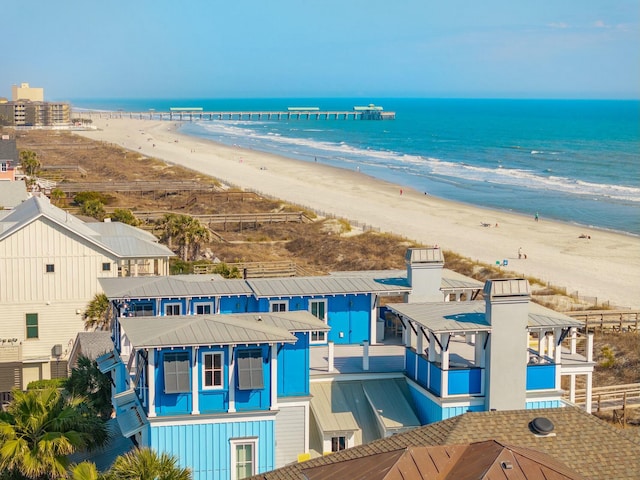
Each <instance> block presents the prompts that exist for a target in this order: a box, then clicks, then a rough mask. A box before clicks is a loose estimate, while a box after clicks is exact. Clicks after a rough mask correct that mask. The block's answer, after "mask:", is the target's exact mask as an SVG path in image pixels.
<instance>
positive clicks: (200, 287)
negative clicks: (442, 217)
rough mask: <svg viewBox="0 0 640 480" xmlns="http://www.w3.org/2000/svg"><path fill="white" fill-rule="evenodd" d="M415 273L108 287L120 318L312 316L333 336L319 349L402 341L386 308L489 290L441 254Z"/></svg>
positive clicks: (156, 281) (413, 257)
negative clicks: (447, 267)
mask: <svg viewBox="0 0 640 480" xmlns="http://www.w3.org/2000/svg"><path fill="white" fill-rule="evenodd" d="M406 264H407V270H406V271H402V270H391V271H372V272H365V271H362V272H336V273H333V274H330V275H324V276H317V277H287V278H264V279H246V280H240V279H232V280H228V279H223V278H222V277H220V276H218V275H172V276H169V277H157V278H104V279H101V280H100V283H101V286H102V288H103V289H104V292H105V293H106V295H107V296H108V297H109V298H110V299H111V300H112V302H113V304H114V307H115V308H114V313H115V314H116V315H117V316H136V317H137V316H165V315H167V316H171V315H203V314H215V313H222V314H225V313H251V312H256V313H258V312H261V313H267V312H271V313H276V312H286V311H308V312H310V313H311V314H312V315H314V316H316V317H317V318H319V319H321V320H322V321H324V322H325V323H326V324H327V325H328V326H329V327H330V330H329V331H328V332H325V331H318V332H315V333H313V334H312V338H311V344H312V345H327V344H328V342H333V343H334V344H336V345H360V344H362V343H363V342H368V343H369V344H372V345H373V344H381V343H385V342H387V341H390V340H391V341H393V340H396V341H399V339H400V334H401V324H400V322H399V321H398V319H397V317H396V316H394V315H391V314H390V312H389V311H388V308H387V307H386V306H385V305H383V303H386V302H383V300H392V301H402V302H424V301H440V302H442V301H447V302H448V301H461V300H466V301H470V300H473V299H475V298H476V297H477V295H478V294H479V292H480V291H481V289H482V283H480V282H478V281H475V280H473V279H470V278H467V277H463V276H462V275H459V274H456V273H454V272H451V271H449V270H445V269H444V268H443V267H444V259H443V257H442V251H441V250H440V249H439V248H420V249H418V248H413V249H409V250H408V251H407V255H406Z"/></svg>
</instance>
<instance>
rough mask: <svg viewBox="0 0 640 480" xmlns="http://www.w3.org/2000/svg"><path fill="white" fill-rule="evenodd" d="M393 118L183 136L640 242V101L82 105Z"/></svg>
mask: <svg viewBox="0 0 640 480" xmlns="http://www.w3.org/2000/svg"><path fill="white" fill-rule="evenodd" d="M370 103H375V104H376V105H380V106H382V107H383V108H384V109H385V111H393V112H396V119H395V120H383V121H364V120H343V119H340V120H335V119H329V120H326V119H320V120H315V119H309V120H307V119H301V120H279V121H278V120H271V121H267V120H260V121H258V120H251V121H249V120H243V121H237V120H236V121H230V120H213V121H209V120H206V121H194V122H184V124H183V125H182V126H181V132H182V133H184V134H188V135H193V136H197V137H202V138H207V139H210V140H213V141H216V142H220V143H224V144H228V145H238V146H241V147H246V148H251V149H255V150H261V151H265V152H271V153H276V154H279V155H283V156H286V157H291V158H296V159H299V160H304V161H309V162H314V161H317V162H323V163H326V164H329V165H333V166H336V167H340V168H345V169H351V170H358V171H360V172H362V173H365V174H368V175H371V176H373V177H377V178H380V179H383V180H387V181H391V182H394V183H397V184H398V185H399V186H401V187H402V188H414V189H416V190H418V191H420V192H425V193H426V194H428V195H433V196H437V197H440V198H444V199H449V200H454V201H458V202H463V203H467V204H473V205H477V206H482V207H487V208H493V209H499V210H506V211H511V212H515V213H521V214H524V215H530V216H531V217H533V216H534V215H535V214H536V213H538V214H539V216H540V220H541V221H544V219H553V220H558V221H563V222H570V223H574V224H579V225H585V226H593V227H598V228H603V229H609V230H615V231H620V232H625V233H629V234H633V235H640V101H635V100H631V101H607V100H489V99H486V100H485V99H477V100H472V99H396V98H389V99H354V98H337V99H318V98H316V99H308V98H307V99H299V98H298V99H206V100H205V99H189V100H187V99H164V100H158V99H156V100H154V99H148V100H142V99H135V100H126V99H125V100H122V99H109V100H76V101H72V105H73V107H74V108H78V109H99V110H120V109H121V110H124V111H136V112H138V111H148V110H150V109H155V110H157V111H168V110H169V108H170V107H201V108H203V109H204V111H261V110H262V111H282V110H286V109H287V108H288V107H295V106H304V107H318V108H320V110H342V111H344V110H352V109H353V107H354V106H355V105H368V104H370Z"/></svg>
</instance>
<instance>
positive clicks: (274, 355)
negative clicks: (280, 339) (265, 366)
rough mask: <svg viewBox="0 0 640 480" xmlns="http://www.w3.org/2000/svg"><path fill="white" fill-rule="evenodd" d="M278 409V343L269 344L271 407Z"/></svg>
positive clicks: (271, 408)
mask: <svg viewBox="0 0 640 480" xmlns="http://www.w3.org/2000/svg"><path fill="white" fill-rule="evenodd" d="M277 409H278V345H276V344H273V345H271V407H270V410H277Z"/></svg>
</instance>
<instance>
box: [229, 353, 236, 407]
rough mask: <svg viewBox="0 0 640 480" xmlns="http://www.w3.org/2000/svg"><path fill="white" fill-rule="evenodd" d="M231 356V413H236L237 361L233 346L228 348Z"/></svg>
mask: <svg viewBox="0 0 640 480" xmlns="http://www.w3.org/2000/svg"><path fill="white" fill-rule="evenodd" d="M227 354H228V355H229V385H227V386H228V387H229V410H228V412H229V413H235V411H236V361H235V359H234V358H233V345H229V346H228V347H227Z"/></svg>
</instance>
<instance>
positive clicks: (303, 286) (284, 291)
mask: <svg viewBox="0 0 640 480" xmlns="http://www.w3.org/2000/svg"><path fill="white" fill-rule="evenodd" d="M247 283H248V284H249V286H250V287H251V289H252V290H253V293H254V294H255V296H256V297H257V298H266V297H296V296H302V295H345V294H349V293H355V294H357V293H378V294H382V293H402V292H409V291H411V287H409V286H408V285H407V283H406V279H393V278H391V279H390V278H380V279H374V278H369V277H361V276H353V277H346V276H345V277H342V276H332V275H329V276H324V277H287V278H269V279H266V278H264V279H251V280H247Z"/></svg>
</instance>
